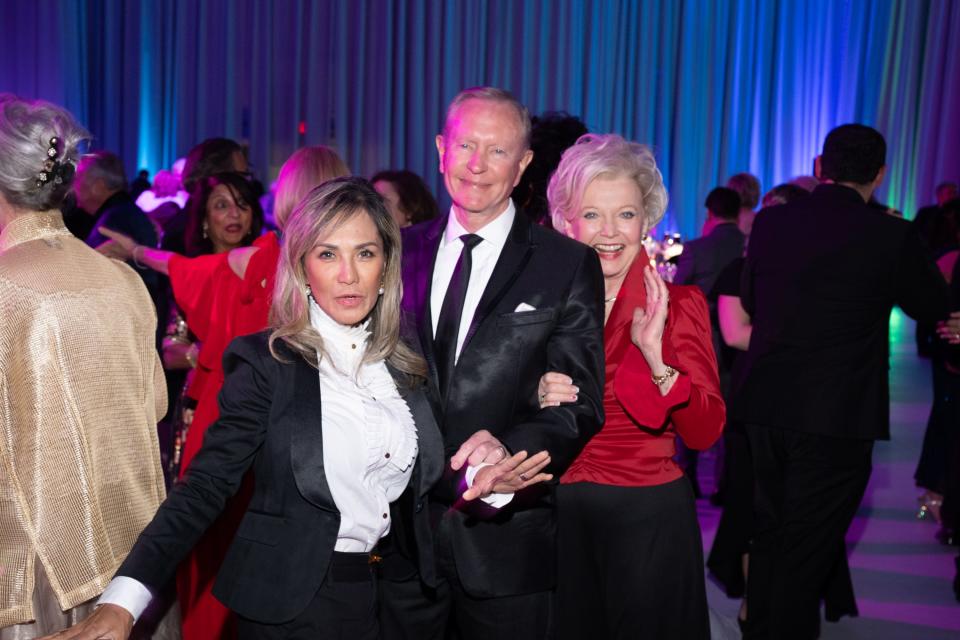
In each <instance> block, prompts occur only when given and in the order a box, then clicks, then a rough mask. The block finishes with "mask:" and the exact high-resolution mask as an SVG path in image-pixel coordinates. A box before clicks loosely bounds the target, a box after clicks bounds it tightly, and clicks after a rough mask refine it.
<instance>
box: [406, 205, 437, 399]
mask: <svg viewBox="0 0 960 640" xmlns="http://www.w3.org/2000/svg"><path fill="white" fill-rule="evenodd" d="M446 227H447V217H446V216H443V217H441V218H438V219H437V220H436V221H434V223H433V224H432V225H431V226H430V229H429V230H428V231H427V233H426V234H424V242H423V243H422V244H421V245H420V246H419V247H418V248H417V249H416V273H417V274H421V273H424V274H427V275H426V277H425V278H421V279H420V280H419V282H420V284H421V285H422V286H419V287H418V288H417V293H418V294H419V298H417V299H416V301H415V305H414V309H415V310H416V311H415V313H416V323H417V324H416V326H417V334H418V337H419V339H420V351H421V353H422V354H423V357H424V359H425V360H426V361H427V367H428V368H429V373H430V382H431V384H432V385H433V387H434V389H435V390H436V389H438V388H439V382H438V380H439V377H438V375H437V361H436V355H435V353H434V350H433V316H432V310H431V308H430V296H431V294H432V290H433V268H434V264H435V263H436V260H437V251H438V250H439V249H440V238H441V236H442V235H443V230H444V229H446ZM404 295H406V292H404Z"/></svg>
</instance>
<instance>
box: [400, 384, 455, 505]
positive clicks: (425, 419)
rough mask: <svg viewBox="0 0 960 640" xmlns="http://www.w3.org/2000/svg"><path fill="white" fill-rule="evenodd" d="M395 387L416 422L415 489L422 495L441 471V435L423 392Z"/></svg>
mask: <svg viewBox="0 0 960 640" xmlns="http://www.w3.org/2000/svg"><path fill="white" fill-rule="evenodd" d="M390 372H391V373H392V374H394V379H396V374H395V372H394V371H393V369H391V370H390ZM397 389H398V390H399V391H400V396H401V397H403V399H404V401H406V403H407V406H408V407H409V408H410V413H411V414H413V420H414V422H416V424H417V445H418V447H419V449H420V455H419V464H420V475H419V478H418V484H417V487H415V489H416V492H417V495H418V496H423V495H426V494H427V492H428V491H430V489H431V488H432V487H433V485H434V483H435V482H436V481H437V480H439V479H440V474H441V473H442V472H443V466H444V461H443V437H442V436H441V435H440V429H439V428H438V427H437V421H436V419H435V417H434V413H433V409H432V408H431V406H430V402H429V401H428V400H427V396H426V395H425V394H424V392H423V391H422V390H420V389H410V388H407V387H405V386H400V385H399V384H398V385H397Z"/></svg>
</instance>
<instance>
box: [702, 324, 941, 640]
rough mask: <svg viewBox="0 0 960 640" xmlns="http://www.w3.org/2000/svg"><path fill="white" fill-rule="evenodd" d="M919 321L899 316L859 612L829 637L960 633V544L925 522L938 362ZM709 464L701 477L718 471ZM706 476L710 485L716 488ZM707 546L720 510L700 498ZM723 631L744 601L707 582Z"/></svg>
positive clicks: (866, 504)
mask: <svg viewBox="0 0 960 640" xmlns="http://www.w3.org/2000/svg"><path fill="white" fill-rule="evenodd" d="M913 331H914V325H913V322H912V321H911V320H909V319H908V318H906V317H905V316H904V315H903V314H902V313H900V312H899V311H895V312H894V315H893V317H892V319H891V343H890V347H891V369H890V391H891V410H890V416H891V422H892V439H891V440H890V441H889V442H880V443H877V446H876V448H875V450H874V457H873V463H874V469H873V475H872V477H871V480H870V485H869V487H868V488H867V494H866V497H865V498H864V500H863V504H861V506H860V511H859V513H858V515H857V518H856V520H855V521H854V523H853V525H852V526H851V528H850V531H849V532H848V534H847V544H848V547H849V549H850V567H851V570H852V573H853V584H854V588H855V591H856V595H857V603H858V606H859V608H860V617H859V618H854V619H851V618H844V619H843V620H841V621H840V622H838V623H828V622H824V624H823V632H822V635H821V638H823V639H824V640H841V639H844V640H846V639H861V638H862V639H864V640H866V639H870V640H887V639H894V638H896V639H904V640H907V639H909V640H919V639H923V640H927V639H930V640H940V639H947V638H953V639H958V638H960V603H958V602H957V601H956V600H955V599H954V597H953V591H952V589H951V586H950V584H951V581H952V579H953V572H954V565H953V558H954V557H955V556H956V551H957V550H956V548H953V549H951V548H948V547H945V546H942V545H940V544H939V543H938V542H937V541H936V540H935V539H934V533H935V531H936V526H935V525H934V524H932V523H930V522H925V521H918V520H917V519H916V517H915V515H916V504H917V503H916V498H917V496H918V495H919V494H920V491H919V490H918V489H917V488H916V487H915V486H914V482H913V471H914V468H915V467H916V463H917V458H918V457H919V455H920V445H921V442H922V440H923V432H924V429H925V427H926V421H927V414H928V412H929V410H930V393H931V392H930V365H929V362H927V361H925V360H921V359H919V358H918V357H917V356H916V350H915V347H914V343H913ZM711 471H712V470H711V469H710V465H709V463H708V462H707V461H706V460H705V461H704V464H703V465H702V467H701V482H703V480H704V479H706V478H707V477H709V476H711ZM707 484H708V483H706V482H704V485H705V486H704V490H705V491H709V490H710V487H708V486H706V485H707ZM698 509H699V515H700V524H701V527H702V528H703V538H704V548H705V549H706V550H709V548H710V544H711V543H712V542H713V535H714V533H715V531H716V527H717V521H718V519H719V512H718V510H717V509H715V508H714V507H712V506H710V504H709V503H708V502H707V501H706V500H700V501H699V502H698ZM707 597H708V599H709V601H710V606H711V609H712V610H713V615H714V620H713V630H714V637H715V638H737V637H739V633H738V632H736V624H735V622H734V620H733V619H734V617H735V616H736V612H737V609H738V607H739V602H738V601H735V600H731V599H729V598H727V597H726V595H725V594H724V593H723V592H722V591H721V590H720V589H719V588H718V587H717V586H716V585H715V584H713V583H712V582H710V581H709V579H708V581H707Z"/></svg>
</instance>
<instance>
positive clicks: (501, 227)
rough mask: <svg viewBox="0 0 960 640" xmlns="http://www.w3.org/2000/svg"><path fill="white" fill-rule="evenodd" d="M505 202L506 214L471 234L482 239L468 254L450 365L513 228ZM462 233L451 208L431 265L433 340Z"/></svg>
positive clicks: (460, 248)
mask: <svg viewBox="0 0 960 640" xmlns="http://www.w3.org/2000/svg"><path fill="white" fill-rule="evenodd" d="M508 202H509V204H508V205H507V209H506V211H504V212H503V213H501V214H500V215H499V216H497V217H496V218H494V219H493V220H491V221H490V222H488V223H487V224H486V226H484V227H482V228H481V229H478V230H477V231H475V232H474V233H475V234H476V235H478V236H480V237H481V238H483V241H482V242H480V243H479V244H477V246H475V247H474V248H473V253H472V254H471V257H472V263H471V269H470V281H469V282H468V283H467V295H466V297H465V298H464V300H463V312H462V313H461V315H460V331H459V333H458V334H457V352H456V357H455V359H454V362H456V361H457V360H458V359H459V358H460V351H461V350H462V349H463V342H464V339H465V338H466V337H467V331H469V330H470V323H471V322H473V316H474V314H475V313H476V311H477V305H479V304H480V296H482V295H483V291H484V289H486V288H487V283H488V282H490V275H491V274H492V273H493V268H494V267H495V266H497V260H498V259H499V258H500V252H501V251H503V245H505V244H506V243H507V237H508V236H509V235H510V229H511V228H512V227H513V219H514V218H515V217H516V215H517V209H516V207H514V206H513V200H508ZM465 233H470V232H469V231H467V230H466V229H464V228H463V225H461V224H460V221H459V220H457V216H456V213H455V212H454V210H453V207H451V208H450V215H449V216H448V217H447V229H446V231H444V233H443V238H441V240H440V248H439V249H438V250H437V259H436V262H434V265H433V280H432V282H431V287H430V315H431V318H430V319H431V321H432V322H433V335H434V337H436V335H437V323H438V322H439V321H440V309H441V308H442V307H443V298H444V296H446V295H447V288H448V287H449V286H450V280H451V278H453V270H454V268H456V266H457V260H459V259H460V253H461V252H462V251H463V241H462V240H460V236H462V235H463V234H465Z"/></svg>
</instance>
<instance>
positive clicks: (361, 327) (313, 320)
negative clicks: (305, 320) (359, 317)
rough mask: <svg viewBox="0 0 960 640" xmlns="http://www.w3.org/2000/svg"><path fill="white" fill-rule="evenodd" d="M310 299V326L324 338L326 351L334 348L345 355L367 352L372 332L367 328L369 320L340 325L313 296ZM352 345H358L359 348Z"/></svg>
mask: <svg viewBox="0 0 960 640" xmlns="http://www.w3.org/2000/svg"><path fill="white" fill-rule="evenodd" d="M309 299H310V326H312V327H313V328H314V329H316V331H317V333H319V334H320V337H321V338H323V346H324V348H325V349H328V350H329V349H331V348H332V349H335V350H336V351H338V352H343V353H349V352H351V351H352V352H356V353H357V354H362V353H363V352H364V351H365V350H366V346H367V340H368V339H369V338H370V332H369V331H367V326H368V325H369V324H370V320H369V319H367V320H364V321H363V322H362V323H361V324H358V325H354V326H349V325H345V324H340V323H339V322H337V321H336V320H334V319H333V318H331V317H330V316H329V315H327V313H326V312H325V311H324V310H323V309H321V308H320V305H318V304H317V301H316V300H314V299H313V296H310V298H309ZM350 345H357V348H353V347H351V346H350Z"/></svg>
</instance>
